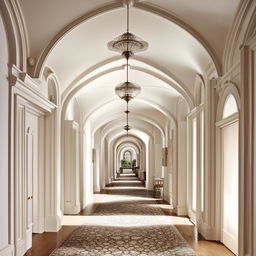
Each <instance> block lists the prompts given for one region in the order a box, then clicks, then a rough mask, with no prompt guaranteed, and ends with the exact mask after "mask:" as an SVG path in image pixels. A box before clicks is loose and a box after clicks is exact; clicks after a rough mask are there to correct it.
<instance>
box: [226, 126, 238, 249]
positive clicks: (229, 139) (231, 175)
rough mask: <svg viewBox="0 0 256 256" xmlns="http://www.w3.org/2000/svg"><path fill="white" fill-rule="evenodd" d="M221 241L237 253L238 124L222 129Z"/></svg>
mask: <svg viewBox="0 0 256 256" xmlns="http://www.w3.org/2000/svg"><path fill="white" fill-rule="evenodd" d="M222 166H223V216H222V228H223V229H222V240H223V243H224V244H225V245H226V246H227V247H228V248H229V249H230V250H231V251H233V252H234V253H235V254H237V253H238V122H236V123H234V124H231V125H228V126H226V127H224V128H222Z"/></svg>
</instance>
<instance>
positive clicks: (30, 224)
mask: <svg viewBox="0 0 256 256" xmlns="http://www.w3.org/2000/svg"><path fill="white" fill-rule="evenodd" d="M37 180H38V116H37V115H36V114H35V113H33V112H29V111H27V112H26V194H27V211H26V212H27V216H26V217H27V230H26V234H27V235H26V244H27V249H29V248H31V247H32V233H34V232H35V228H34V223H35V222H37V219H38V211H37V203H38V202H37V201H38V200H37V197H38V193H37V190H38V188H37V187H38V181H37Z"/></svg>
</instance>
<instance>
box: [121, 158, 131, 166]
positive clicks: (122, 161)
mask: <svg viewBox="0 0 256 256" xmlns="http://www.w3.org/2000/svg"><path fill="white" fill-rule="evenodd" d="M121 167H122V168H131V162H130V161H128V160H126V159H122V160H121Z"/></svg>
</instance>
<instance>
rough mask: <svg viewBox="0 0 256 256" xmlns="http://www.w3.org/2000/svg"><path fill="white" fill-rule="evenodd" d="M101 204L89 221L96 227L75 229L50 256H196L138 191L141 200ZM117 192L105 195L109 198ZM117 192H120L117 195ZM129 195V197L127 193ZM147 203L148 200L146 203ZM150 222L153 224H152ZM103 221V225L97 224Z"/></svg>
mask: <svg viewBox="0 0 256 256" xmlns="http://www.w3.org/2000/svg"><path fill="white" fill-rule="evenodd" d="M125 191H126V195H127V196H128V195H129V194H130V195H132V197H131V198H132V199H131V201H127V200H125V201H123V202H122V201H118V202H107V203H102V204H100V205H99V206H98V207H97V208H96V210H95V211H94V212H93V214H92V215H91V216H88V218H94V217H95V218H97V220H98V219H99V222H100V223H96V224H97V225H95V223H94V224H91V225H90V223H87V224H85V225H84V226H81V227H79V228H78V229H76V230H75V231H74V232H73V233H72V234H71V235H70V236H69V237H68V239H67V240H66V241H65V242H64V243H63V244H62V245H61V247H60V248H58V249H56V250H55V251H54V252H53V253H52V254H51V256H64V255H65V256H71V255H88V256H117V255H120V256H153V255H154V256H165V255H166V256H195V255H196V254H195V252H194V251H193V250H192V249H191V248H190V247H189V246H188V244H187V243H186V241H185V240H184V239H183V237H182V236H181V235H180V233H179V232H178V231H177V229H176V228H175V227H174V226H172V225H171V224H170V223H169V217H168V216H166V215H165V214H164V212H163V210H162V209H161V208H160V207H159V206H158V205H157V204H156V201H155V200H154V199H153V198H148V195H149V194H148V192H147V191H146V190H145V189H143V190H141V193H140V196H143V193H144V200H138V199H136V198H135V199H134V197H133V194H134V192H135V193H136V192H138V191H136V188H135V189H134V191H133V190H131V189H130V190H125ZM116 192H117V191H116V190H110V191H108V194H110V195H111V196H113V195H115V194H116ZM119 192H120V191H119ZM129 192H130V193H129ZM145 199H150V200H145ZM152 218H153V219H154V222H152ZM100 220H102V221H100Z"/></svg>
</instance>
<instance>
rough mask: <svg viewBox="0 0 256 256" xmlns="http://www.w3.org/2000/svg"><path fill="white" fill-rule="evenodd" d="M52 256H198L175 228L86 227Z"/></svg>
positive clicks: (78, 231)
mask: <svg viewBox="0 0 256 256" xmlns="http://www.w3.org/2000/svg"><path fill="white" fill-rule="evenodd" d="M52 255H54V256H61V255H90V256H93V255H95V256H102V255H104V256H116V255H120V256H128V255H131V256H133V255H134V256H147V255H149V256H153V255H157V256H165V255H166V256H167V255H176V256H194V255H195V253H194V251H193V250H192V249H191V248H190V247H188V245H187V243H186V242H185V241H184V239H183V238H182V237H181V236H180V234H179V233H178V232H177V230H176V229H175V228H174V227H172V226H147V227H107V226H105V227H104V226H103V227H102V226H82V227H80V228H78V229H77V230H76V231H74V232H73V233H72V234H71V236H70V237H69V238H68V239H67V240H66V241H65V242H64V244H63V245H62V246H61V247H60V248H59V249H57V250H56V251H55V252H54V253H53V254H52Z"/></svg>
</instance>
